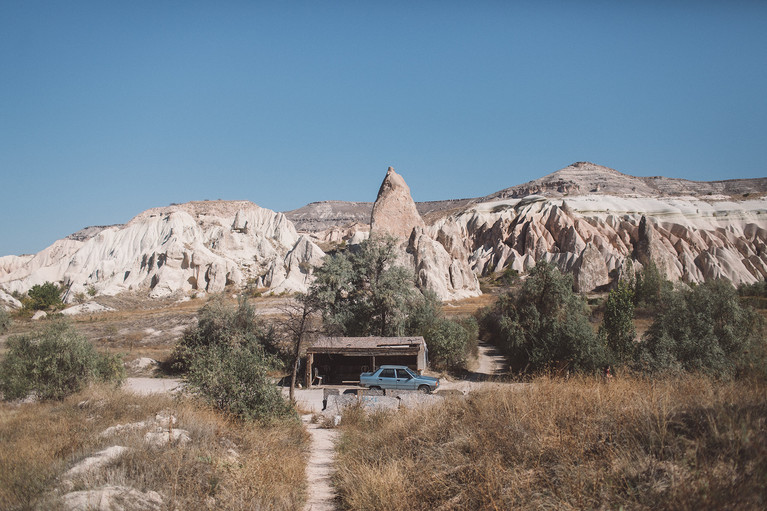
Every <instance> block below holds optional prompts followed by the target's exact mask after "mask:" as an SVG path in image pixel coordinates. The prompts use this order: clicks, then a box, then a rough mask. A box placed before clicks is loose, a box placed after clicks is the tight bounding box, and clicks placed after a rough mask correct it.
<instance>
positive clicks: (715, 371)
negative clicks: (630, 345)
mask: <svg viewBox="0 0 767 511" xmlns="http://www.w3.org/2000/svg"><path fill="white" fill-rule="evenodd" d="M762 332H763V327H762V321H761V318H760V316H759V315H758V314H757V313H756V312H755V311H754V310H753V309H751V308H750V307H743V306H741V304H740V302H739V300H738V296H737V294H736V292H735V288H734V287H733V286H732V284H730V283H729V282H726V281H723V280H717V281H711V282H706V283H704V284H701V285H698V286H695V287H693V288H684V289H679V290H675V291H672V292H669V293H666V294H664V297H663V300H662V303H661V307H660V308H659V312H658V314H657V316H656V319H655V321H654V322H653V324H652V325H651V326H650V328H649V329H648V331H647V334H646V335H645V338H644V340H643V342H642V343H640V344H639V346H638V356H637V359H638V362H639V363H640V365H641V367H642V368H644V369H646V370H649V371H651V372H659V371H672V372H673V371H681V370H684V371H701V372H704V373H708V374H711V375H715V376H718V377H731V376H735V375H737V374H738V373H740V372H743V371H746V370H750V369H749V368H750V367H761V368H762V371H763V370H764V369H763V354H764V340H763V338H762Z"/></svg>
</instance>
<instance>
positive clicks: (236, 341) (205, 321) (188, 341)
mask: <svg viewBox="0 0 767 511" xmlns="http://www.w3.org/2000/svg"><path fill="white" fill-rule="evenodd" d="M242 345H248V346H250V345H258V346H261V347H262V349H263V350H264V351H265V352H266V353H267V354H269V355H273V356H279V355H282V353H281V352H280V350H279V346H278V341H277V336H276V333H275V331H274V328H273V327H272V326H271V325H268V324H266V323H265V322H264V321H263V320H262V319H261V318H260V317H258V315H257V314H256V310H255V309H254V308H253V306H252V305H251V304H250V303H249V302H248V300H247V297H244V296H242V297H240V299H239V301H238V303H237V306H236V307H231V306H229V305H227V304H226V303H225V302H224V299H223V298H222V297H221V296H216V297H214V298H213V299H211V300H210V301H209V302H208V303H206V304H205V305H204V306H203V307H202V308H201V309H200V311H199V312H198V315H197V326H196V327H193V328H189V329H188V330H187V331H186V332H185V333H184V336H183V337H182V338H181V341H180V342H179V343H178V344H177V345H176V348H175V350H174V353H173V359H174V360H175V363H174V367H175V369H176V370H179V371H184V370H186V369H187V367H188V364H189V361H190V359H191V357H193V356H195V355H196V353H197V350H198V348H204V347H208V346H229V347H238V346H242ZM274 362H275V363H277V358H274Z"/></svg>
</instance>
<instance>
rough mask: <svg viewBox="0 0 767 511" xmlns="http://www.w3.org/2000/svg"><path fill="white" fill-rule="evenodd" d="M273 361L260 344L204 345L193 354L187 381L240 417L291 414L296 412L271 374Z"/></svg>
mask: <svg viewBox="0 0 767 511" xmlns="http://www.w3.org/2000/svg"><path fill="white" fill-rule="evenodd" d="M273 365H274V359H273V358H272V357H270V356H269V355H268V354H267V353H266V352H265V351H264V350H263V348H261V347H260V346H258V345H234V346H232V345H229V344H217V345H209V346H201V347H198V348H196V349H195V350H194V352H193V356H192V357H190V361H189V370H188V372H187V374H186V378H185V381H186V383H187V385H188V386H189V388H190V389H192V390H193V391H196V392H198V393H199V394H200V395H201V396H202V397H203V398H204V399H205V400H206V401H208V402H210V403H211V404H213V405H214V406H217V407H218V408H220V409H221V410H224V411H226V412H228V413H231V414H233V415H235V416H237V417H239V418H240V419H243V420H256V419H259V420H263V419H271V418H277V417H288V416H291V415H293V414H294V413H295V412H294V411H293V409H292V407H291V406H290V404H289V403H288V402H287V401H286V400H285V399H284V398H283V397H282V394H281V393H280V390H279V388H278V387H277V386H276V385H275V384H274V382H273V381H272V380H271V378H269V376H268V370H269V368H270V367H273Z"/></svg>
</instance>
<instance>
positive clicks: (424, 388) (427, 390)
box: [418, 385, 431, 394]
mask: <svg viewBox="0 0 767 511" xmlns="http://www.w3.org/2000/svg"><path fill="white" fill-rule="evenodd" d="M418 390H419V391H421V392H423V393H424V394H431V388H430V387H429V386H428V385H421V386H420V387H418Z"/></svg>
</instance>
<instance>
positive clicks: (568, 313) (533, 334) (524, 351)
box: [480, 262, 607, 372]
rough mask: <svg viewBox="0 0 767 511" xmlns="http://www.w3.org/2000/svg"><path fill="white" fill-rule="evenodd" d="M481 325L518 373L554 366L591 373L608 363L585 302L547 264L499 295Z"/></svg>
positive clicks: (566, 279)
mask: <svg viewBox="0 0 767 511" xmlns="http://www.w3.org/2000/svg"><path fill="white" fill-rule="evenodd" d="M480 326H481V329H482V332H483V334H484V335H485V336H486V337H488V338H489V339H490V340H491V341H492V342H493V343H494V344H496V345H497V346H498V347H499V348H500V349H501V350H502V351H504V352H505V353H506V354H507V355H508V356H509V358H510V361H509V362H510V365H511V367H512V369H513V370H516V371H521V372H526V371H533V372H536V371H541V370H546V369H549V368H551V367H553V366H555V365H560V366H561V365H564V366H566V367H568V368H570V369H574V370H586V371H589V370H595V369H597V368H598V367H601V366H602V365H604V364H605V363H606V360H607V357H606V352H605V349H604V346H603V345H602V344H601V343H600V342H599V340H598V338H597V336H596V334H595V333H594V331H593V330H592V328H591V325H590V324H589V320H588V315H587V310H586V304H585V303H584V301H583V300H582V299H581V298H580V297H579V296H577V295H576V294H575V293H573V290H572V276H571V275H564V274H562V273H561V272H560V271H559V270H558V269H557V268H556V267H554V266H552V265H550V264H548V263H546V262H539V263H538V264H536V265H535V267H534V268H533V269H532V270H530V274H529V276H528V278H527V280H526V281H525V283H524V284H523V285H522V288H521V289H520V290H519V291H518V292H509V293H507V294H505V295H502V296H501V297H500V298H499V299H498V301H497V302H496V304H495V306H493V307H492V308H491V309H490V310H487V311H485V312H484V313H483V314H482V318H481V325H480Z"/></svg>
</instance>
